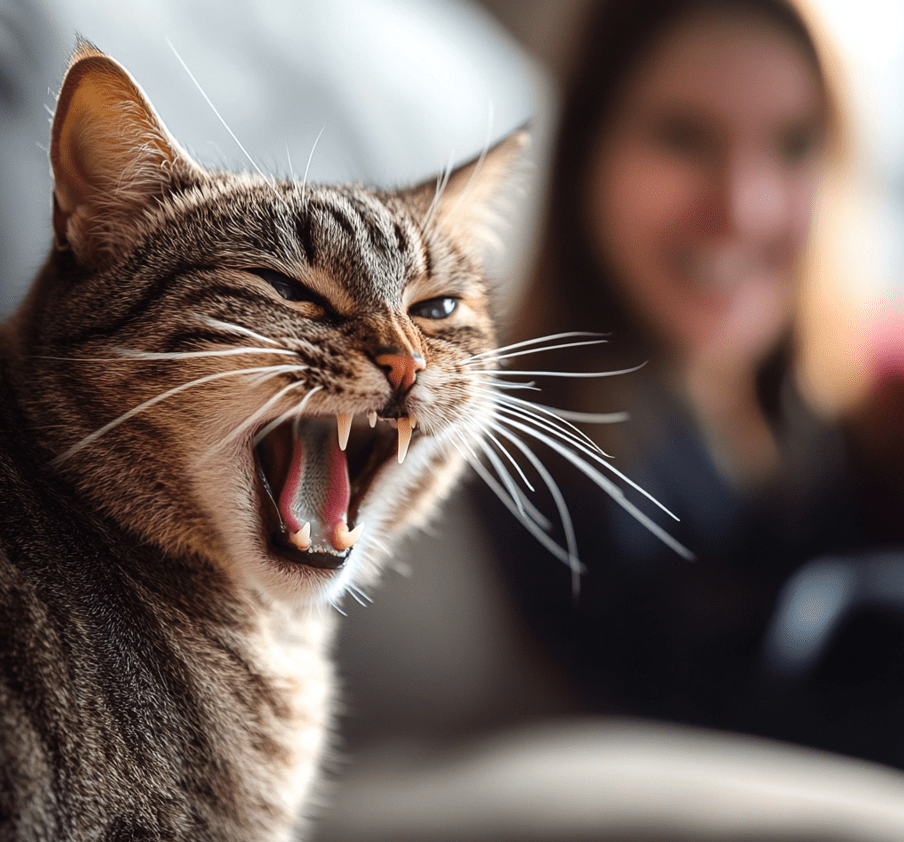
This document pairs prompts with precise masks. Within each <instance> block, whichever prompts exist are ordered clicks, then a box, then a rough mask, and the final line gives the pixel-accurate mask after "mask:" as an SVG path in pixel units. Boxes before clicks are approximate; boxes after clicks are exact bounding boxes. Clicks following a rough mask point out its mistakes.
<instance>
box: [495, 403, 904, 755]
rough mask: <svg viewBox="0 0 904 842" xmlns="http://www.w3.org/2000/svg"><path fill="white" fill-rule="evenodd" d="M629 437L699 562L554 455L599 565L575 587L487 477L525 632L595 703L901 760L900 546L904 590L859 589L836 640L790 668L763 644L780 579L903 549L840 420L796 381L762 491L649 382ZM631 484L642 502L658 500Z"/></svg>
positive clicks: (671, 525) (551, 461)
mask: <svg viewBox="0 0 904 842" xmlns="http://www.w3.org/2000/svg"><path fill="white" fill-rule="evenodd" d="M624 435H625V436H626V437H630V440H628V439H627V438H626V440H625V449H626V450H628V451H629V452H630V453H631V454H632V455H633V458H631V459H630V460H629V461H630V465H631V466H632V467H630V468H628V467H626V466H625V465H624V464H619V467H620V468H622V469H624V470H625V471H626V473H628V474H629V475H630V476H631V478H632V479H634V480H635V481H637V482H638V483H639V485H640V486H641V487H643V488H644V489H645V490H647V491H649V492H650V493H651V494H652V495H653V496H654V497H656V498H657V499H658V500H659V501H660V502H661V503H662V504H663V505H665V506H666V507H667V508H668V509H670V510H671V511H672V512H674V513H675V514H676V515H677V516H678V517H680V518H681V521H680V522H674V521H671V520H670V519H669V518H668V517H667V516H665V515H662V516H660V515H659V514H656V515H655V519H656V520H657V522H659V523H660V524H662V525H663V526H664V527H665V528H666V529H667V530H668V532H669V533H670V534H671V535H673V536H674V537H675V538H676V539H678V540H679V541H680V542H681V543H682V544H684V545H685V546H686V547H688V548H689V549H690V550H692V551H693V553H694V554H695V556H696V559H695V560H693V561H687V560H685V559H683V558H682V557H680V556H679V555H678V554H676V553H675V552H674V551H673V550H672V549H670V548H669V547H667V546H666V545H665V544H663V543H662V542H661V541H660V540H659V539H658V538H657V537H655V536H654V535H653V534H652V533H651V532H650V531H649V530H647V529H646V528H645V527H644V526H643V525H641V524H640V523H638V522H637V521H635V520H634V519H633V518H632V517H631V516H630V515H629V514H628V513H626V512H624V511H623V510H622V509H621V508H620V507H619V506H617V505H616V504H615V503H614V502H613V501H612V500H610V499H609V498H608V497H607V496H606V495H604V494H603V493H602V492H601V491H600V490H599V489H597V488H596V487H595V486H594V485H593V484H592V483H591V482H590V481H589V480H588V479H587V478H586V477H584V476H583V475H577V472H576V471H560V470H559V467H560V465H561V463H562V460H561V459H560V458H559V457H556V456H554V455H550V454H546V453H544V454H543V458H544V462H545V463H546V464H547V466H548V467H550V468H551V469H553V472H554V473H555V475H556V477H557V480H558V481H560V484H561V487H562V489H563V491H564V494H565V496H566V498H567V501H568V505H569V508H570V511H571V513H572V516H573V519H574V522H575V526H576V531H577V543H578V552H579V556H580V559H581V561H582V562H583V563H584V564H585V565H586V568H587V569H586V572H585V574H584V575H583V576H582V577H581V581H580V591H579V594H578V595H577V596H576V597H575V596H573V593H572V582H571V573H570V571H569V569H568V568H567V566H566V565H564V564H562V563H561V562H560V561H558V560H556V559H555V558H553V557H552V556H551V555H549V554H548V553H547V552H546V551H545V550H544V549H543V548H542V547H541V546H540V544H539V543H538V542H536V541H535V540H534V539H533V538H532V537H531V536H530V535H529V534H528V532H527V531H526V530H525V529H522V528H519V527H518V526H517V524H515V523H514V522H513V521H512V519H511V515H509V514H508V513H507V511H505V510H504V507H503V506H502V504H501V503H499V502H498V501H496V500H495V499H493V500H491V499H490V498H491V497H492V495H491V493H490V492H489V491H483V492H480V494H481V498H480V508H481V513H482V516H483V517H484V518H485V519H486V521H487V523H488V524H494V528H493V529H490V530H488V533H489V534H490V535H491V536H493V538H492V540H493V541H494V542H495V548H496V551H497V557H498V559H499V564H500V568H501V572H502V576H503V577H504V580H505V582H506V583H507V585H508V587H509V590H510V592H511V594H512V597H513V599H514V601H515V603H516V605H517V607H518V608H519V610H520V612H521V614H522V616H523V618H524V622H525V624H526V625H527V628H528V631H529V632H530V634H531V635H532V637H533V638H534V639H535V640H536V641H537V642H538V643H539V644H540V646H541V647H542V649H543V650H544V652H545V654H546V655H547V656H548V657H550V658H551V659H553V661H554V662H555V663H557V664H558V665H559V666H560V667H561V669H562V670H563V671H564V672H565V673H566V677H567V679H568V681H569V683H570V685H571V686H572V687H573V688H575V689H576V690H577V691H578V692H579V694H580V696H581V698H582V700H583V703H584V704H585V706H586V709H587V711H588V712H594V713H607V714H620V715H637V716H648V717H655V718H662V719H666V720H671V721H676V722H682V723H688V724H694V725H700V726H707V727H715V728H721V729H729V730H736V731H741V732H747V733H753V734H760V735H765V736H771V737H777V738H781V739H786V740H790V741H794V742H800V743H805V744H809V745H813V746H818V747H821V748H825V749H830V750H837V751H841V752H846V753H850V754H853V755H857V756H861V757H865V758H869V759H874V760H879V761H883V762H887V763H891V764H894V765H898V766H901V767H904V727H902V726H901V725H900V724H899V722H900V720H901V715H900V711H902V710H904V554H902V555H901V556H900V558H899V559H894V558H893V557H892V563H891V564H890V565H886V566H885V567H884V568H883V570H884V575H890V576H891V577H892V578H893V579H895V581H896V585H897V584H900V592H901V596H902V601H901V604H900V605H897V604H896V603H895V599H894V598H892V599H889V600H887V604H884V605H882V606H880V607H877V606H876V605H875V604H857V600H856V599H852V600H851V601H850V604H849V605H847V608H846V610H847V614H846V616H844V617H843V618H841V622H840V623H839V624H837V625H835V626H831V625H827V626H825V629H824V631H825V635H826V636H827V640H826V641H823V643H825V646H823V647H822V648H820V647H819V646H817V643H819V641H815V640H814V641H812V642H813V646H814V647H816V648H817V649H818V657H817V658H816V659H815V660H811V661H810V662H807V663H806V665H805V666H804V667H800V668H794V667H793V665H792V669H791V670H790V671H789V670H787V669H786V670H785V671H784V672H782V673H781V675H779V674H778V673H777V671H776V670H775V669H773V666H774V665H773V664H771V663H770V661H769V654H768V651H767V650H766V648H765V647H764V641H765V638H766V635H767V633H768V632H769V629H770V627H771V626H773V625H774V624H775V623H776V622H778V619H777V618H776V616H775V613H776V608H777V605H778V604H779V603H780V598H782V599H783V598H784V597H782V593H783V589H786V588H787V587H788V583H789V581H791V580H792V577H794V575H795V574H796V573H797V572H798V571H799V570H801V569H802V568H803V567H804V566H805V565H807V564H808V563H811V562H814V560H817V563H818V560H820V559H836V558H841V559H844V560H846V563H848V562H849V563H850V564H852V565H854V566H855V567H856V565H857V563H858V561H857V559H860V558H866V557H868V556H869V554H870V553H873V552H877V551H881V550H886V549H887V548H888V547H895V546H897V547H904V540H902V539H904V535H902V528H901V523H902V522H904V511H901V512H900V517H898V518H897V523H895V524H889V523H878V522H877V521H876V519H875V517H874V508H873V507H872V505H871V503H870V500H869V485H870V481H871V475H870V472H869V471H868V470H866V468H865V466H864V465H863V464H860V462H861V461H862V460H859V457H858V456H857V454H856V451H855V449H854V448H853V447H852V446H851V444H850V443H849V441H848V440H847V439H846V437H845V436H844V435H843V434H842V432H841V431H839V430H838V429H834V428H830V427H828V426H826V425H822V424H820V423H818V422H817V420H816V419H815V418H814V417H813V416H812V415H810V414H809V413H808V412H807V411H806V410H805V409H804V408H803V405H802V403H801V402H800V401H799V400H797V399H796V397H795V396H794V395H793V394H788V395H787V396H786V397H785V399H784V402H783V406H782V422H781V427H780V441H781V448H782V452H783V469H782V470H781V472H780V476H779V477H778V478H776V480H775V481H774V482H772V483H770V484H769V485H768V486H767V487H763V488H761V489H759V490H758V492H757V493H743V492H741V491H739V490H738V489H737V488H736V487H734V486H732V485H731V484H730V483H729V482H727V481H726V480H725V478H724V477H723V476H722V475H721V474H720V473H719V471H718V470H717V468H716V466H715V465H714V464H713V462H712V460H711V458H710V456H709V454H708V453H707V451H706V449H705V446H704V444H703V441H702V439H701V436H700V434H699V432H698V430H697V428H696V426H695V423H694V419H693V418H692V416H691V415H690V413H689V412H687V411H686V409H685V408H683V407H682V406H681V405H679V404H678V403H677V402H676V401H675V400H674V399H671V398H670V397H669V396H668V395H666V394H665V393H664V392H662V391H660V390H658V389H656V388H654V387H652V386H651V387H650V388H649V389H648V390H647V391H646V392H645V393H644V394H643V395H642V399H640V400H638V405H636V406H635V407H633V409H632V412H631V420H630V421H628V422H627V424H626V427H625V429H624ZM619 461H620V460H619ZM626 493H627V494H628V496H629V497H630V499H631V500H632V502H634V503H636V504H637V505H638V506H639V507H640V508H641V509H642V510H643V511H644V512H645V513H647V514H654V513H655V512H656V510H655V509H654V507H653V506H652V504H650V503H648V502H647V501H645V500H644V498H642V497H640V495H638V494H637V493H636V492H633V491H630V490H628V491H627V492H626ZM543 509H544V511H545V512H546V513H549V512H554V511H555V509H554V508H550V507H549V506H548V505H547V506H543ZM500 522H507V523H509V522H510V523H511V526H510V528H509V527H508V526H507V527H506V528H499V523H500ZM558 540H560V541H561V537H559V538H558ZM896 542H897V543H896ZM895 562H897V563H895ZM889 571H890V572H889ZM817 579H818V577H817ZM825 579H826V577H822V579H818V580H819V581H824V580H825ZM897 580H900V581H899V582H897ZM828 581H829V582H830V584H831V583H832V582H833V581H834V580H833V579H832V577H831V576H829V577H828ZM892 590H894V588H892ZM802 598H804V599H807V598H810V597H809V596H808V595H807V594H804V595H803V597H802ZM813 598H814V599H816V602H815V603H814V607H813V611H815V612H816V613H815V614H814V613H813V612H811V613H810V614H809V615H808V614H807V613H806V611H805V612H804V614H803V616H804V618H805V620H806V618H807V617H808V616H813V617H816V618H817V619H818V616H821V615H820V614H819V612H820V611H822V612H823V613H825V611H826V610H828V608H831V606H828V608H827V607H826V606H825V605H823V604H822V603H820V602H819V599H821V597H820V595H819V594H816V595H815V597H813ZM823 601H824V600H823ZM795 605H796V606H798V607H799V605H800V603H799V602H798V603H795ZM817 631H818V629H817ZM803 632H805V633H809V632H807V631H806V629H804V630H803ZM803 632H802V633H803ZM813 633H814V634H815V633H816V632H813ZM811 636H812V635H811ZM829 638H830V639H829Z"/></svg>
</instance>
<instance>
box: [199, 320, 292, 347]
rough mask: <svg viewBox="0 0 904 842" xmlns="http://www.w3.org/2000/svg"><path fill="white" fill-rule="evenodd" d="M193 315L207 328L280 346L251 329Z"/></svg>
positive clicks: (273, 340) (275, 341)
mask: <svg viewBox="0 0 904 842" xmlns="http://www.w3.org/2000/svg"><path fill="white" fill-rule="evenodd" d="M193 315H194V316H195V318H197V319H198V320H200V321H201V322H202V323H203V324H206V325H207V326H208V327H214V328H219V329H220V330H228V331H231V332H232V333H241V334H243V335H244V336H250V337H251V338H252V339H255V340H257V341H258V342H269V343H270V344H271V345H277V346H278V345H279V344H280V343H279V342H278V341H277V340H276V339H271V338H270V337H269V336H264V335H262V334H260V333H256V332H255V331H253V330H251V328H248V327H243V326H242V325H237V324H233V323H232V322H224V321H221V320H220V319H214V318H211V317H210V316H204V315H202V314H201V313H194V314H193Z"/></svg>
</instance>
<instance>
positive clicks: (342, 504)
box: [255, 413, 413, 570]
mask: <svg viewBox="0 0 904 842" xmlns="http://www.w3.org/2000/svg"><path fill="white" fill-rule="evenodd" d="M412 427H413V424H412V420H411V419H410V418H408V417H403V418H400V419H398V420H396V419H384V418H379V419H378V418H377V416H376V414H375V413H370V414H369V416H368V417H367V421H365V419H364V417H363V416H362V417H361V418H354V417H353V416H351V415H342V416H338V418H333V417H329V418H304V419H298V420H296V421H287V422H285V423H283V424H281V425H279V426H278V427H277V428H276V429H275V430H273V432H271V433H269V434H268V435H267V436H266V437H265V438H264V439H263V440H262V441H261V442H260V443H259V444H258V446H257V447H256V448H255V457H256V463H257V468H258V478H259V480H260V486H261V488H260V494H261V512H262V521H263V528H264V530H265V537H266V539H267V541H268V543H269V546H270V548H271V550H272V551H273V552H274V553H276V554H277V555H278V556H279V557H281V558H283V559H286V560H288V561H292V562H295V563H300V564H304V565H307V566H309V567H318V568H322V569H329V570H335V569H337V568H339V567H341V566H342V564H343V563H344V562H345V559H346V558H347V557H348V555H349V553H350V552H351V548H352V547H353V546H354V545H355V543H356V542H357V540H358V538H359V537H360V536H361V532H362V530H363V529H364V524H363V523H358V522H357V518H358V512H359V510H360V507H361V503H362V501H363V500H364V498H365V497H366V495H367V492H368V490H369V489H370V487H371V486H372V485H373V482H374V480H375V479H376V478H377V476H378V474H379V473H380V472H381V471H382V469H383V468H384V467H385V466H386V465H387V464H389V463H390V462H391V461H394V460H396V459H397V460H398V461H399V462H401V461H403V460H404V458H405V454H406V453H407V450H408V444H409V441H410V439H411V433H412Z"/></svg>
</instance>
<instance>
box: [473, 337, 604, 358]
mask: <svg viewBox="0 0 904 842" xmlns="http://www.w3.org/2000/svg"><path fill="white" fill-rule="evenodd" d="M608 341H609V340H607V339H587V340H585V341H583V342H562V343H561V344H559V345H544V346H543V347H542V348H526V349H523V350H521V351H512V352H511V353H510V354H496V355H494V356H492V357H490V359H491V360H496V361H498V360H510V359H513V358H514V357H523V356H525V355H527V354H539V353H541V352H543V351H558V350H560V349H562V348H582V347H584V346H585V345H602V344H604V343H606V342H608ZM471 359H476V357H471ZM468 362H470V360H469V361H468Z"/></svg>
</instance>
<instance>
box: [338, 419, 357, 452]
mask: <svg viewBox="0 0 904 842" xmlns="http://www.w3.org/2000/svg"><path fill="white" fill-rule="evenodd" d="M352 417H353V416H352V415H350V414H349V413H347V412H340V413H339V414H338V415H337V416H336V427H337V428H338V430H339V449H340V450H345V448H346V446H347V445H348V436H349V433H351V431H352Z"/></svg>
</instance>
